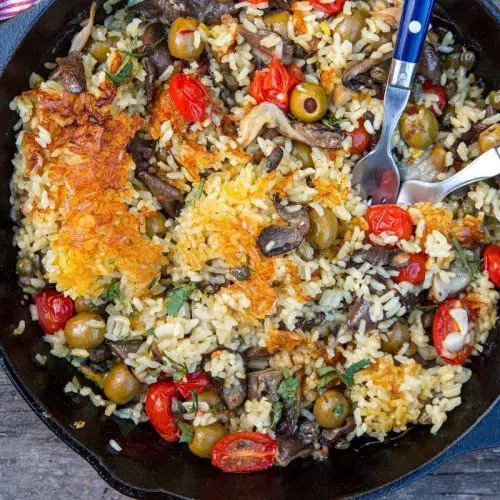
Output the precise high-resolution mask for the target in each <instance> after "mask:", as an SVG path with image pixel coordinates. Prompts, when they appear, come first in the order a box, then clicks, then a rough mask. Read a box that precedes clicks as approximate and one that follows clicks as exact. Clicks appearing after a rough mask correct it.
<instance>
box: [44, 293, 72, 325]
mask: <svg viewBox="0 0 500 500" xmlns="http://www.w3.org/2000/svg"><path fill="white" fill-rule="evenodd" d="M35 306H36V310H37V312H38V321H39V322H40V325H42V328H43V331H44V332H45V333H55V332H57V330H61V329H62V328H64V327H65V326H66V323H67V322H68V321H69V320H70V319H71V316H73V301H72V300H71V299H70V298H69V297H65V296H64V295H63V294H62V293H59V292H56V291H55V290H50V289H48V288H46V289H45V290H42V291H41V292H39V293H37V294H36V295H35Z"/></svg>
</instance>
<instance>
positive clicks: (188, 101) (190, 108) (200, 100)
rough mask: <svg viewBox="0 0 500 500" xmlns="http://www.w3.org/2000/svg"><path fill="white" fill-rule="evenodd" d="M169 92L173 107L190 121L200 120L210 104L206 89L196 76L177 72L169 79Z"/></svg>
mask: <svg viewBox="0 0 500 500" xmlns="http://www.w3.org/2000/svg"><path fill="white" fill-rule="evenodd" d="M169 94H170V97H171V98H172V101H173V103H174V104H175V107H176V108H177V109H178V110H179V112H180V113H181V114H182V116H184V118H186V120H189V121H190V122H202V121H203V120H204V119H205V118H206V116H207V107H208V106H209V105H210V97H209V95H208V91H207V89H206V87H205V85H203V83H201V82H200V80H198V79H197V78H195V77H194V76H191V75H186V74H185V73H177V74H176V75H175V76H174V77H173V78H172V80H171V81H170V87H169Z"/></svg>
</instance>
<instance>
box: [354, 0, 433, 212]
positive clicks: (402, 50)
mask: <svg viewBox="0 0 500 500" xmlns="http://www.w3.org/2000/svg"><path fill="white" fill-rule="evenodd" d="M434 3H435V0H406V2H405V4H404V8H403V13H402V15H401V22H400V27H399V31H398V37H397V40H396V48H395V51H394V58H393V60H392V63H391V69H390V72H389V79H388V82H387V88H386V91H385V96H384V123H383V125H382V132H381V135H380V140H379V142H378V144H377V146H376V147H375V149H374V150H373V151H371V152H370V153H368V154H367V155H366V156H365V157H364V158H362V159H361V160H359V162H358V163H357V164H356V166H355V167H354V170H353V173H352V182H353V184H359V192H360V195H361V197H362V198H363V199H366V200H368V201H369V202H370V203H371V204H373V205H378V204H381V203H395V202H396V199H397V196H398V191H399V185H400V177H399V170H398V167H397V165H396V163H395V161H394V158H393V156H392V153H391V149H392V135H393V133H394V130H395V129H396V126H397V124H398V121H399V118H400V117H401V114H402V113H403V111H404V109H405V107H406V104H407V103H408V99H409V97H410V90H411V86H412V83H413V78H414V76H415V71H416V68H417V63H418V61H419V59H420V54H421V52H422V47H423V45H424V41H425V36H426V34H427V29H428V28H429V22H430V18H431V15H432V11H433V8H434Z"/></svg>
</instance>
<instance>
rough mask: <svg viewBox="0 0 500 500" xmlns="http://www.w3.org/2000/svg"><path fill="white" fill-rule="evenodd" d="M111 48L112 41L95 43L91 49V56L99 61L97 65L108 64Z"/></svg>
mask: <svg viewBox="0 0 500 500" xmlns="http://www.w3.org/2000/svg"><path fill="white" fill-rule="evenodd" d="M110 48H111V41H110V40H106V41H100V40H98V41H95V42H93V43H92V45H91V46H90V47H89V54H90V55H91V56H92V57H93V58H94V59H95V60H96V61H97V64H102V63H104V62H106V59H107V58H108V54H109V49H110Z"/></svg>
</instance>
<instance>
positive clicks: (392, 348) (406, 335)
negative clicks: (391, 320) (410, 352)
mask: <svg viewBox="0 0 500 500" xmlns="http://www.w3.org/2000/svg"><path fill="white" fill-rule="evenodd" d="M386 335H387V340H385V341H383V342H382V347H381V349H382V351H384V352H389V353H391V354H396V353H397V352H399V351H400V350H401V348H402V347H403V344H404V343H405V342H410V330H409V328H408V324H407V323H406V322H404V321H398V322H396V323H395V324H394V326H393V327H392V328H391V329H390V330H389V331H388V332H387V334H386Z"/></svg>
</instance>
